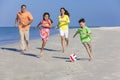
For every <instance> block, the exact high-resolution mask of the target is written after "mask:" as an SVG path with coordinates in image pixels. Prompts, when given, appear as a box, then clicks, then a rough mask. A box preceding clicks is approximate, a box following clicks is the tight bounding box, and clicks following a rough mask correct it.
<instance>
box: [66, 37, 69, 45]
mask: <svg viewBox="0 0 120 80" xmlns="http://www.w3.org/2000/svg"><path fill="white" fill-rule="evenodd" d="M65 41H66V47H68V44H69V40H68V38H65Z"/></svg>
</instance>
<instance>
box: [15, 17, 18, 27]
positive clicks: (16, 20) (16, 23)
mask: <svg viewBox="0 0 120 80" xmlns="http://www.w3.org/2000/svg"><path fill="white" fill-rule="evenodd" d="M17 25H18V15H17V16H16V18H15V27H16V26H17Z"/></svg>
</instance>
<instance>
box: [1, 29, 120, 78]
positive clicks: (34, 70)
mask: <svg viewBox="0 0 120 80" xmlns="http://www.w3.org/2000/svg"><path fill="white" fill-rule="evenodd" d="M76 30H77V29H70V30H69V47H68V48H67V49H66V50H65V53H62V50H61V40H60V36H59V34H55V35H53V36H50V37H49V40H48V42H47V44H46V46H45V49H44V56H43V57H40V47H41V43H42V41H41V39H36V40H30V48H29V49H28V50H27V51H26V52H25V53H26V54H25V55H23V54H21V53H20V47H19V43H14V44H8V45H2V46H0V80H120V64H119V63H120V37H119V34H120V28H119V27H116V28H91V30H92V37H93V40H92V48H93V55H94V59H93V60H92V61H89V57H88V54H87V52H86V50H85V48H84V46H83V45H82V43H81V42H80V39H79V35H77V36H76V37H75V38H73V35H74V33H75V32H76ZM73 53H76V55H77V57H78V60H77V61H75V62H69V61H68V60H69V56H70V55H71V54H73Z"/></svg>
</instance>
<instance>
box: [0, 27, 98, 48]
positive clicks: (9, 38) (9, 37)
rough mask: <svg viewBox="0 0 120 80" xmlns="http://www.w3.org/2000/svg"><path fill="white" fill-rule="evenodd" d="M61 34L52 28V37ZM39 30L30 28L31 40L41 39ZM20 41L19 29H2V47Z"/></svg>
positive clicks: (0, 28)
mask: <svg viewBox="0 0 120 80" xmlns="http://www.w3.org/2000/svg"><path fill="white" fill-rule="evenodd" d="M99 27H100V26H89V28H99ZM69 28H70V29H74V28H79V26H70V27H69ZM58 33H59V29H56V28H55V27H53V28H51V31H50V36H53V35H55V34H58ZM40 38H41V37H40V34H39V29H36V30H35V29H34V27H31V28H30V40H35V39H40ZM19 40H20V37H19V30H18V27H0V46H2V45H7V44H13V43H18V42H19Z"/></svg>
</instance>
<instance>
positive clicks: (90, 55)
mask: <svg viewBox="0 0 120 80" xmlns="http://www.w3.org/2000/svg"><path fill="white" fill-rule="evenodd" d="M84 46H85V48H86V50H87V52H88V55H89V57H90V60H91V59H92V58H93V57H92V53H91V50H90V48H89V46H88V44H87V43H84Z"/></svg>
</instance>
